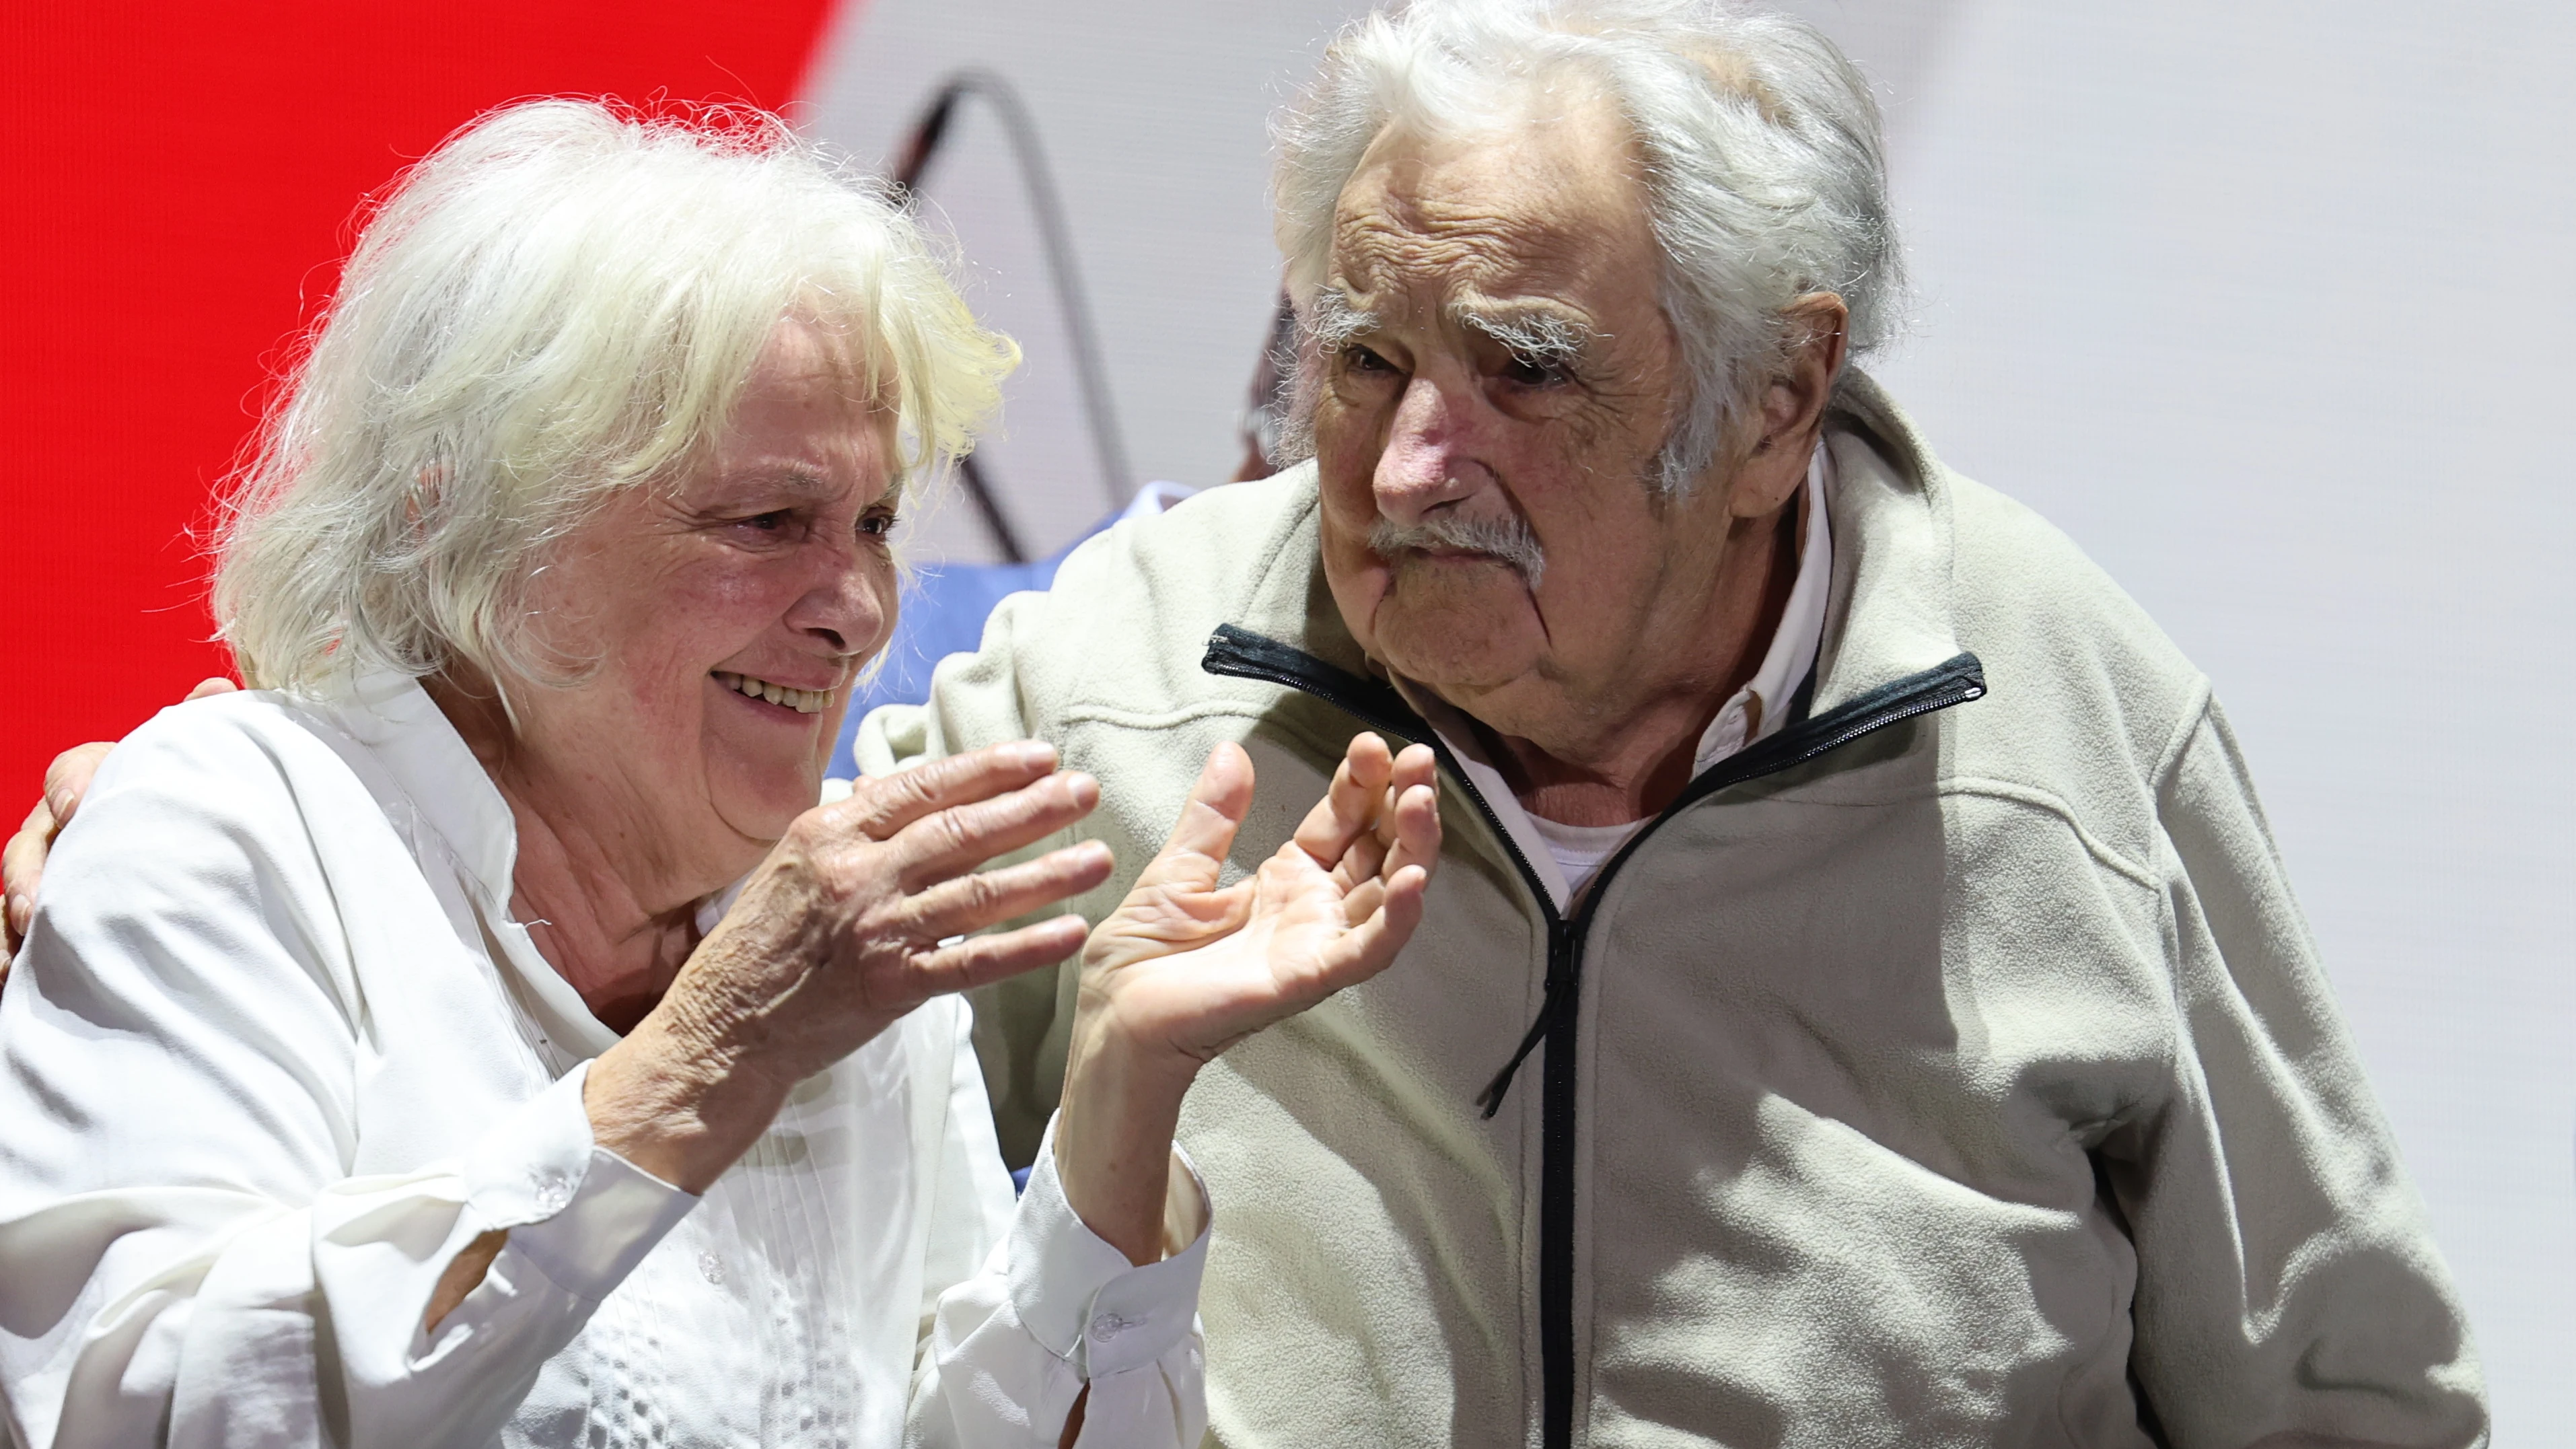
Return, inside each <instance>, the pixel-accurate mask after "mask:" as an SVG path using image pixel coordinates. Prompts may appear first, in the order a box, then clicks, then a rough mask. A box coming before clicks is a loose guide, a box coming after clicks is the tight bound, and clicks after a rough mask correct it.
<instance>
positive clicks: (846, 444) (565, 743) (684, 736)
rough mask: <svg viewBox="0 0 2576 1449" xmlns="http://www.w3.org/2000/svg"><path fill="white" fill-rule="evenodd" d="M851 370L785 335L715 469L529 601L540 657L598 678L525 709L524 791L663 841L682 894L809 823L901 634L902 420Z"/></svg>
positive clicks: (675, 490)
mask: <svg viewBox="0 0 2576 1449" xmlns="http://www.w3.org/2000/svg"><path fill="white" fill-rule="evenodd" d="M850 361H851V358H850V352H849V347H848V344H847V342H846V340H845V339H843V338H841V337H839V336H837V335H835V334H834V333H833V332H831V331H829V330H827V329H825V328H822V327H818V326H815V325H813V324H810V323H806V322H802V321H798V320H794V319H790V320H788V321H785V322H782V323H780V324H779V326H778V329H777V331H776V332H774V333H773V334H772V335H771V337H770V340H769V343H768V346H767V348H766V349H765V350H764V351H763V352H762V354H761V357H760V361H759V363H758V365H757V367H756V368H755V369H754V371H753V374H752V377H751V380H750V384H749V386H748V387H747V388H746V390H745V391H744V393H743V397H742V402H741V405H740V406H739V408H738V409H737V410H736V411H735V413H734V415H733V416H732V418H731V419H730V420H729V422H728V423H727V425H726V427H725V428H724V430H723V431H722V432H721V433H720V434H719V435H718V436H717V438H716V439H715V442H714V446H713V447H712V449H711V450H710V451H709V454H708V455H707V456H706V457H704V458H702V459H701V460H700V461H699V462H698V463H696V464H695V465H694V466H692V467H691V468H690V469H689V470H688V471H687V472H686V473H685V474H683V475H682V476H681V477H680V478H678V479H677V480H676V481H675V482H674V483H672V484H670V485H668V486H663V487H646V488H635V489H629V490H627V491H625V492H623V493H620V494H618V495H616V496H615V497H614V498H613V499H611V500H610V501H609V502H608V503H607V504H605V505H604V506H602V507H601V508H600V509H599V510H598V511H597V512H596V513H595V514H593V515H592V516H591V518H590V519H589V520H588V521H586V522H584V523H583V524H582V525H581V526H580V527H579V528H578V529H576V530H574V532H573V533H572V534H570V535H569V536H568V537H567V538H566V539H565V540H564V541H563V543H562V545H561V546H560V547H559V548H558V549H557V550H556V551H555V553H554V555H553V556H552V557H551V558H550V559H549V560H548V562H547V564H546V566H545V568H544V569H543V570H542V571H540V572H539V574H538V575H537V577H536V579H535V581H534V583H533V586H532V589H531V593H530V598H529V604H530V607H531V608H532V609H534V610H535V611H537V615H538V624H539V629H540V633H541V637H542V638H544V639H545V640H547V641H549V642H551V643H553V644H554V645H556V646H557V647H558V648H559V649H560V650H562V651H563V652H564V653H565V654H566V655H567V656H569V657H576V658H596V659H597V660H598V661H599V665H598V668H597V670H596V672H595V673H593V674H592V675H590V676H589V677H588V678H587V679H586V680H584V681H583V682H582V683H581V684H580V685H578V686H576V687H574V688H570V689H551V688H545V687H541V686H540V687H533V688H531V687H521V688H517V689H514V690H512V692H511V703H512V704H513V706H514V707H515V708H516V709H517V711H518V715H519V721H518V724H519V729H518V742H519V745H520V747H521V750H522V751H523V756H522V758H521V759H520V760H519V761H518V762H517V763H518V764H519V765H520V766H522V767H524V768H523V769H522V770H520V771H518V772H516V773H519V774H521V776H522V779H523V782H524V783H525V784H526V785H529V786H536V787H538V788H541V789H543V790H544V791H545V792H546V793H549V794H556V793H558V792H562V793H563V794H564V795H565V796H566V797H568V798H565V799H564V800H563V803H565V804H569V805H572V806H573V808H574V809H575V810H576V811H577V812H578V813H579V814H581V815H584V816H590V817H592V818H594V819H598V818H600V817H601V816H606V817H607V818H610V819H615V820H620V821H624V822H628V824H627V826H626V827H625V828H639V829H644V830H647V831H649V832H650V835H651V837H652V841H651V843H649V844H644V845H643V850H642V853H643V854H645V855H646V856H648V857H653V858H656V859H658V860H659V861H660V862H661V864H662V865H663V866H664V868H665V870H666V871H667V872H668V873H669V874H670V875H671V876H672V877H673V882H674V883H675V884H683V883H684V884H685V886H686V887H687V888H691V889H697V890H704V889H711V888H713V885H715V884H721V883H722V882H724V881H728V880H731V879H733V878H735V877H736V876H738V875H740V874H741V873H742V871H744V870H747V869H749V868H750V867H751V865H752V864H754V863H756V862H757V861H758V859H759V857H760V856H761V854H762V853H764V852H766V851H767V849H768V848H769V846H770V845H771V844H772V843H774V842H775V841H776V840H777V839H778V838H779V837H780V836H781V835H783V834H785V833H786V830H787V825H788V822H790V821H792V820H794V819H795V818H796V816H797V815H799V814H801V813H802V812H804V811H806V810H808V809H811V808H812V807H813V805H814V803H815V800H816V797H817V795H818V793H819V791H820V788H821V784H822V778H823V768H824V765H825V763H826V762H827V761H828V760H829V758H830V756H831V752H832V746H833V743H834V742H835V740H836V739H837V737H838V735H839V733H840V723H841V716H842V714H843V712H844V711H845V710H847V708H848V706H849V684H850V680H851V677H852V676H853V675H854V674H855V673H856V672H857V670H858V667H859V665H860V664H861V663H862V662H864V661H865V660H866V659H867V658H868V656H870V655H872V654H873V653H875V652H876V650H877V648H878V647H879V646H880V645H882V644H883V643H884V642H885V639H886V635H887V633H888V632H889V631H890V629H891V628H892V625H893V621H894V610H895V572H894V562H893V559H892V557H891V555H890V554H889V552H888V543H887V534H888V533H889V532H890V531H891V530H892V528H893V526H894V521H895V502H896V500H895V497H894V494H893V492H892V485H893V482H894V472H893V468H892V466H891V465H892V460H893V457H894V435H893V427H894V424H893V417H892V415H891V413H889V412H888V411H887V410H885V409H883V408H880V407H878V406H875V405H874V404H873V403H872V402H871V401H870V400H869V399H867V398H864V397H862V396H860V395H859V392H858V389H859V383H858V382H857V381H856V369H855V368H853V367H852V366H850V365H849V363H850ZM539 776H542V777H544V779H543V781H542V783H541V782H540V781H539V779H538V778H537V777H539ZM639 843H641V842H635V841H630V842H625V843H624V844H625V845H627V846H628V847H629V848H632V847H634V846H635V845H637V844H639Z"/></svg>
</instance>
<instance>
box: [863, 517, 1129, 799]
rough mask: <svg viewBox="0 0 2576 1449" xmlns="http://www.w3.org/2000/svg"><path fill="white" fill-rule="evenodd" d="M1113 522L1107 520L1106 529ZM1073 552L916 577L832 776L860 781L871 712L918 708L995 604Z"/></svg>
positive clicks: (976, 640) (1045, 581) (1050, 577)
mask: <svg viewBox="0 0 2576 1449" xmlns="http://www.w3.org/2000/svg"><path fill="white" fill-rule="evenodd" d="M1108 522H1109V520H1107V519H1103V520H1101V523H1102V526H1103V527H1106V526H1107V525H1108ZM1092 532H1093V533H1097V532H1099V529H1093V530H1092ZM1089 536H1090V535H1089V534H1085V535H1084V537H1085V538H1088V537H1089ZM1076 542H1077V543H1078V542H1080V540H1076ZM1071 552H1073V546H1072V545H1071V544H1068V545H1066V547H1065V549H1064V553H1059V554H1057V555H1055V556H1054V557H1053V558H1045V559H1040V560H1038V561H1037V562H1035V563H1024V564H943V565H938V566H936V567H932V568H925V569H923V570H921V571H920V572H919V573H917V574H915V575H913V577H912V578H911V579H910V580H909V581H907V582H906V583H905V584H904V587H903V593H902V597H901V601H900V604H899V606H898V607H899V609H900V612H899V613H897V614H896V615H895V625H894V637H893V638H892V639H889V640H887V641H886V648H885V666H884V667H883V668H881V669H879V670H878V671H877V674H876V677H875V678H874V679H872V680H870V681H868V684H867V687H866V688H864V689H862V690H861V691H860V692H859V695H858V697H857V698H856V699H853V700H851V701H850V712H849V713H848V714H847V715H845V716H843V717H842V720H841V738H840V742H839V743H838V744H835V745H834V746H833V747H832V764H831V767H830V768H829V769H828V770H826V771H825V773H826V774H829V775H832V776H834V777H836V778H839V779H844V780H849V779H855V778H857V776H858V773H859V770H858V766H857V765H856V764H855V763H854V762H853V761H852V759H851V755H850V748H851V741H852V740H853V739H855V738H856V737H857V736H858V732H859V721H860V720H862V719H864V718H866V717H867V713H868V711H869V710H872V709H874V708H876V707H877V706H878V705H881V704H919V703H921V702H922V701H923V700H926V699H928V698H930V671H931V670H932V669H934V668H936V667H937V666H938V664H939V661H940V660H942V659H945V658H947V657H948V656H949V655H951V654H971V653H973V652H974V651H975V649H976V646H978V645H980V644H982V643H983V642H984V620H985V618H986V617H987V616H989V615H990V614H991V613H992V612H993V606H994V605H995V604H998V603H1000V602H1002V600H1003V599H1004V598H1005V597H1007V596H1009V595H1012V594H1016V593H1019V592H1021V591H1023V590H1027V589H1043V588H1046V587H1047V586H1048V585H1050V584H1053V583H1054V582H1055V569H1056V565H1057V564H1060V563H1062V562H1064V555H1065V554H1067V553H1071Z"/></svg>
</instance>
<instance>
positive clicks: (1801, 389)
mask: <svg viewBox="0 0 2576 1449" xmlns="http://www.w3.org/2000/svg"><path fill="white" fill-rule="evenodd" d="M1850 322H1851V311H1850V309H1849V308H1847V307H1845V306H1844V305H1843V299H1842V298H1841V297H1840V296H1838V295H1836V294H1835V293H1832V292H1809V293H1808V294H1807V295H1805V296H1803V297H1800V298H1799V299H1798V300H1797V301H1795V302H1793V303H1791V304H1789V309H1788V311H1787V312H1785V313H1783V314H1782V317H1781V330H1782V332H1783V333H1784V334H1785V335H1786V337H1787V339H1788V346H1787V347H1786V348H1784V349H1783V350H1782V356H1781V360H1780V369H1779V371H1778V372H1776V373H1774V374H1773V375H1772V378H1771V381H1770V382H1769V383H1768V384H1766V385H1765V386H1764V387H1763V389H1762V398H1761V412H1760V416H1759V417H1758V418H1757V419H1756V420H1755V421H1756V422H1757V423H1758V425H1759V427H1760V430H1761V431H1760V432H1759V434H1758V435H1757V436H1756V437H1755V438H1754V439H1753V440H1752V442H1751V444H1750V446H1749V447H1748V448H1747V450H1746V452H1745V456H1744V462H1743V464H1742V466H1740V467H1739V468H1738V469H1737V470H1736V477H1735V496H1734V499H1733V501H1732V506H1731V508H1730V509H1729V511H1730V512H1732V513H1734V514H1735V516H1737V517H1738V518H1759V517H1761V516H1763V515H1764V514H1767V513H1770V512H1772V511H1773V510H1775V509H1777V508H1779V506H1780V505H1781V504H1783V503H1786V502H1788V501H1789V496H1790V495H1791V494H1792V493H1795V492H1796V491H1797V490H1798V485H1799V484H1801V483H1803V482H1805V481H1806V477H1807V455H1808V454H1809V453H1811V452H1813V451H1814V450H1815V446H1816V431H1817V429H1818V428H1820V427H1822V426H1823V425H1824V418H1825V407H1826V405H1827V404H1828V403H1830V402H1832V401H1833V396H1834V379H1836V378H1838V377H1840V376H1841V375H1842V370H1843V356H1844V353H1845V352H1846V351H1847V350H1848V348H1849V346H1850V332H1851V328H1850Z"/></svg>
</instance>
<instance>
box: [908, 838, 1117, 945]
mask: <svg viewBox="0 0 2576 1449" xmlns="http://www.w3.org/2000/svg"><path fill="white" fill-rule="evenodd" d="M1115 864H1116V861H1115V859H1114V858H1113V857H1112V856H1111V855H1110V853H1109V847H1108V846H1106V845H1103V844H1101V843H1100V842H1099V841H1097V840H1086V841H1084V842H1082V843H1081V844H1080V845H1073V846H1068V847H1066V848H1065V849H1063V850H1056V851H1049V852H1048V853H1047V854H1045V855H1042V856H1039V857H1038V858H1037V859H1035V860H1030V861H1023V862H1021V863H1020V864H1018V865H1006V866H1003V867H1001V868H999V869H997V870H978V871H970V872H968V873H967V874H965V875H962V876H959V877H957V878H956V879H954V880H946V881H941V882H940V883H938V884H937V885H934V886H931V887H930V888H929V889H927V890H924V891H922V892H921V893H920V894H918V895H916V896H914V897H913V898H912V899H911V901H910V902H909V903H908V907H907V909H906V911H905V917H904V918H905V923H906V928H907V930H908V932H909V933H910V934H911V935H913V936H914V937H915V938H916V939H920V940H927V941H943V940H946V939H947V938H948V937H950V936H962V935H965V934H966V933H967V932H969V931H980V930H982V929H984V928H985V927H986V926H989V925H992V924H993V923H995V922H996V921H1007V920H1009V919H1011V918H1012V917H1013V916H1025V915H1027V914H1028V913H1029V912H1031V911H1035V910H1042V909H1044V908H1045V907H1047V906H1051V905H1054V904H1055V903H1056V902H1058V901H1060V900H1063V899H1064V898H1065V897H1067V896H1077V895H1080V894H1082V893H1083V892H1084V891H1087V890H1090V889H1091V888H1092V887H1094V886H1096V885H1098V884H1100V883H1101V882H1102V881H1105V880H1107V879H1109V872H1110V869H1111V867H1112V866H1114V865H1115Z"/></svg>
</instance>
